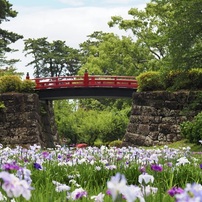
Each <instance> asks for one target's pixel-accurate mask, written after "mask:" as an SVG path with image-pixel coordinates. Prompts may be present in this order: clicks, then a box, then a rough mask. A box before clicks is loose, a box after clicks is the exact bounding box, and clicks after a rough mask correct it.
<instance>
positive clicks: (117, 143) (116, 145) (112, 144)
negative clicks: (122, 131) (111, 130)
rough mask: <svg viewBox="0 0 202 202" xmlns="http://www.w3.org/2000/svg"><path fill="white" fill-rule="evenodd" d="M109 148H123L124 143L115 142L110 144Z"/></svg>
mask: <svg viewBox="0 0 202 202" xmlns="http://www.w3.org/2000/svg"><path fill="white" fill-rule="evenodd" d="M109 146H110V147H118V148H120V147H121V146H122V141H121V140H114V141H112V142H110V143H109Z"/></svg>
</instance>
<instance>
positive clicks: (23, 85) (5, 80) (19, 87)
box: [0, 75, 35, 93]
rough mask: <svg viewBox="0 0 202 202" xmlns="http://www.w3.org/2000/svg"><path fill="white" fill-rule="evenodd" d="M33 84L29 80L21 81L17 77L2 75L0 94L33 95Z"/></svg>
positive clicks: (0, 78)
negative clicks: (19, 93) (18, 93)
mask: <svg viewBox="0 0 202 202" xmlns="http://www.w3.org/2000/svg"><path fill="white" fill-rule="evenodd" d="M34 89H35V82H33V81H31V80H23V81H22V80H21V78H20V77H19V76H17V75H4V76H1V77H0V93H7V92H22V93H33V92H34Z"/></svg>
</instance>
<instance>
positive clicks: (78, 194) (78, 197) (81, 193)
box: [76, 191, 87, 199]
mask: <svg viewBox="0 0 202 202" xmlns="http://www.w3.org/2000/svg"><path fill="white" fill-rule="evenodd" d="M86 195H87V192H86V191H81V192H78V193H77V194H76V199H80V198H82V197H83V196H84V197H86Z"/></svg>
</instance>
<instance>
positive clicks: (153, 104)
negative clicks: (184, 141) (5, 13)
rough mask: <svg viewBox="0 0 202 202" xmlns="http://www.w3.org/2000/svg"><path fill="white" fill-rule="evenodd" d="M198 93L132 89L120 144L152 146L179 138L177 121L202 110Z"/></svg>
mask: <svg viewBox="0 0 202 202" xmlns="http://www.w3.org/2000/svg"><path fill="white" fill-rule="evenodd" d="M201 98H202V92H192V91H190V92H188V91H181V92H136V93H134V94H133V104H132V111H131V116H130V123H129V125H128V127H127V131H126V134H125V136H124V138H123V146H152V145H162V144H168V143H171V142H175V141H178V140H180V139H181V138H182V137H181V135H180V124H181V123H182V122H184V121H187V120H192V119H193V117H194V116H196V115H197V114H198V113H199V112H201V111H202V102H201Z"/></svg>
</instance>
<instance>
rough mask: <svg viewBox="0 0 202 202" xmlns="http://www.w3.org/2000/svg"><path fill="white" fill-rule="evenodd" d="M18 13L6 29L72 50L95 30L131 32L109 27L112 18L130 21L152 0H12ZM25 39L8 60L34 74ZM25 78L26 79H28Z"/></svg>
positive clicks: (9, 55)
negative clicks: (62, 43) (133, 13)
mask: <svg viewBox="0 0 202 202" xmlns="http://www.w3.org/2000/svg"><path fill="white" fill-rule="evenodd" d="M8 1H9V2H10V3H11V4H12V5H13V6H12V8H13V9H14V10H16V11H17V12H18V15H17V17H15V18H12V19H10V21H8V22H3V23H2V24H1V28H2V29H6V30H8V31H13V32H15V33H17V34H21V35H23V36H24V38H23V40H24V39H28V38H32V39H37V38H42V37H47V38H48V39H47V40H48V41H49V42H52V41H53V40H62V41H65V42H66V45H67V46H69V47H72V48H79V44H80V43H83V42H84V41H86V40H87V36H88V35H90V34H92V33H93V32H94V31H103V32H113V33H115V34H118V35H120V36H121V35H128V34H129V33H127V32H125V31H121V30H119V29H118V28H117V27H115V28H109V26H108V24H107V23H108V22H109V21H110V20H111V16H115V15H118V16H122V17H123V18H124V19H127V18H130V16H129V15H128V11H129V10H130V8H133V7H136V8H139V9H143V8H144V7H145V6H146V3H148V2H149V0H8ZM23 40H18V41H17V42H16V43H15V44H12V45H11V47H12V48H15V49H18V50H19V51H17V52H14V53H12V54H8V55H7V56H8V58H17V59H20V60H21V61H20V62H18V63H17V64H16V65H15V67H16V68H17V71H18V72H23V73H24V74H25V75H26V72H29V73H30V76H31V78H33V67H31V66H26V65H27V64H28V63H29V62H30V61H31V60H32V58H31V56H27V57H25V53H23V48H24V43H23ZM25 75H24V77H25Z"/></svg>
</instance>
